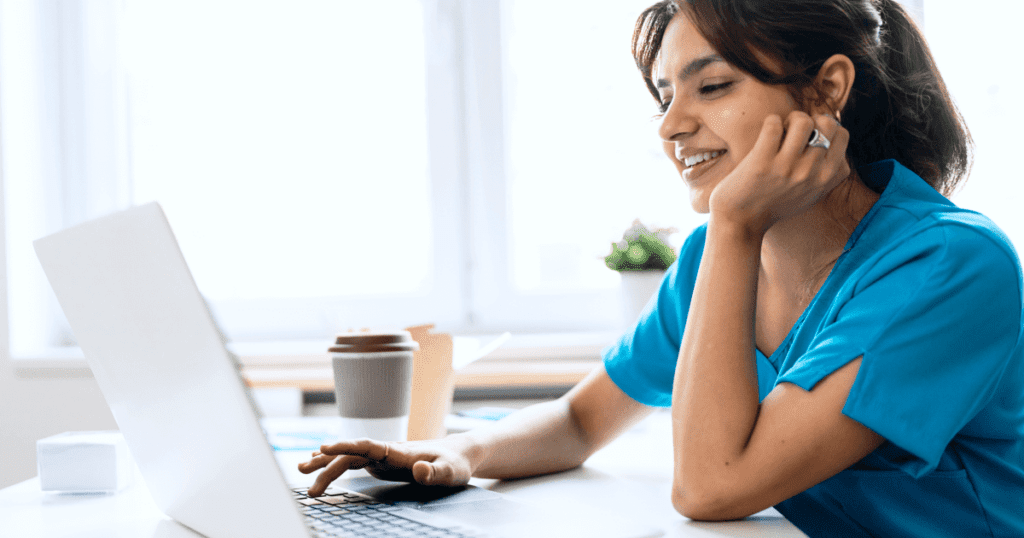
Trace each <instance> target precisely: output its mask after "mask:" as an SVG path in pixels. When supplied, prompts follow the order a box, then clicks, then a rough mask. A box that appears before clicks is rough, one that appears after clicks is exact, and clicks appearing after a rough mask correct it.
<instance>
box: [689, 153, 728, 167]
mask: <svg viewBox="0 0 1024 538" xmlns="http://www.w3.org/2000/svg"><path fill="white" fill-rule="evenodd" d="M725 153H726V150H724V149H723V150H719V151H708V152H705V153H698V154H697V155H693V156H690V157H687V158H686V159H684V160H683V165H685V166H686V168H693V167H694V166H697V165H698V164H700V163H705V162H708V161H711V160H714V159H716V158H718V157H721V156H722V155H725Z"/></svg>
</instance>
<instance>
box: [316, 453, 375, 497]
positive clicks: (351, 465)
mask: <svg viewBox="0 0 1024 538" xmlns="http://www.w3.org/2000/svg"><path fill="white" fill-rule="evenodd" d="M367 463H368V462H367V460H366V458H361V457H359V456H340V457H338V458H337V459H335V460H334V461H332V462H331V464H330V465H328V466H327V468H326V469H324V470H323V471H321V472H320V474H319V475H317V477H316V480H315V481H313V485H312V486H310V487H309V489H308V490H306V494H307V495H309V496H310V497H318V496H320V495H323V493H324V490H326V489H327V486H329V485H331V482H334V481H335V480H337V479H338V477H340V476H341V475H342V474H344V473H345V471H348V470H349V469H359V468H362V467H365V466H366V464H367Z"/></svg>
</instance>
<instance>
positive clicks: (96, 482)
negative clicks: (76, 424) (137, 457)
mask: <svg viewBox="0 0 1024 538" xmlns="http://www.w3.org/2000/svg"><path fill="white" fill-rule="evenodd" d="M36 461H37V467H38V469H39V483H40V486H41V488H42V490H43V491H59V492H69V493H87V492H112V491H118V490H120V489H122V488H124V487H125V486H126V485H128V483H129V482H130V480H131V476H132V472H133V469H134V467H133V465H132V462H131V457H130V456H129V454H128V446H127V445H126V444H125V442H124V437H122V436H121V432H118V431H96V432H64V433H61V434H57V435H54V436H52V437H47V438H45V439H40V440H38V441H36Z"/></svg>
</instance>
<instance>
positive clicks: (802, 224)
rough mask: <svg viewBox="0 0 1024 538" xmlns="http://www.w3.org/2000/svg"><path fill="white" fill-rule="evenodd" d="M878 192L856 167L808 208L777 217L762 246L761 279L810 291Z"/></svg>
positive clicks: (796, 290)
mask: <svg viewBox="0 0 1024 538" xmlns="http://www.w3.org/2000/svg"><path fill="white" fill-rule="evenodd" d="M877 200H878V194H877V193H875V192H874V191H872V190H871V189H870V188H868V186H867V185H865V184H864V182H863V181H862V180H861V179H860V177H859V176H858V175H857V173H856V172H852V173H851V174H850V177H848V178H847V179H846V180H845V181H843V182H842V183H841V184H840V185H839V186H838V187H836V188H835V189H833V190H832V192H830V193H829V194H828V195H826V196H825V197H824V198H822V199H821V201H819V202H818V203H817V204H815V205H814V206H812V207H811V208H810V209H808V210H807V211H805V212H803V213H801V214H799V215H796V216H794V217H792V218H789V219H786V220H784V221H780V222H778V223H776V224H775V225H774V226H772V227H771V229H769V230H768V232H767V233H766V234H765V237H764V241H763V243H762V246H761V274H762V278H763V279H765V282H766V283H768V284H770V285H773V286H782V287H783V288H786V289H789V290H790V291H791V293H794V294H798V295H810V296H813V294H814V293H815V292H817V290H818V288H819V287H820V286H821V284H822V283H823V282H824V281H825V278H826V277H828V274H829V271H831V270H832V266H833V265H835V262H836V260H837V259H838V258H839V255H840V254H842V253H843V249H844V248H845V246H846V243H847V241H848V240H849V239H850V235H851V234H852V233H853V230H854V229H855V228H856V227H857V224H858V223H859V222H860V220H861V219H862V218H864V215H865V214H867V212H868V210H870V209H871V206H872V205H874V203H875V202H876V201H877Z"/></svg>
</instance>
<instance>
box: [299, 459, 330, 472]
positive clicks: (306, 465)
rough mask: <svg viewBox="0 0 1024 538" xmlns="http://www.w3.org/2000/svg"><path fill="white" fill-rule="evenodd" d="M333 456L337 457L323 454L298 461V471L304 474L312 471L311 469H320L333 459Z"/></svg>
mask: <svg viewBox="0 0 1024 538" xmlns="http://www.w3.org/2000/svg"><path fill="white" fill-rule="evenodd" d="M334 458H337V456H324V455H320V456H316V457H314V458H312V459H310V460H309V461H306V462H303V463H300V464H299V471H300V472H302V473H304V474H309V473H312V472H313V471H315V470H317V469H321V468H323V467H326V466H327V464H329V463H331V462H332V461H334Z"/></svg>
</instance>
